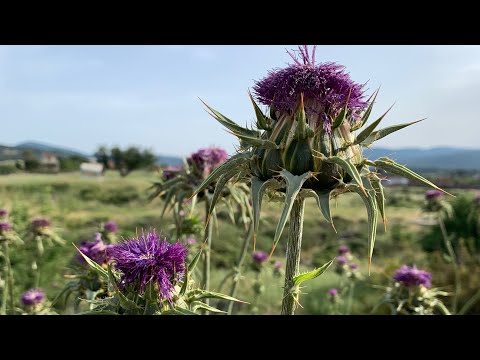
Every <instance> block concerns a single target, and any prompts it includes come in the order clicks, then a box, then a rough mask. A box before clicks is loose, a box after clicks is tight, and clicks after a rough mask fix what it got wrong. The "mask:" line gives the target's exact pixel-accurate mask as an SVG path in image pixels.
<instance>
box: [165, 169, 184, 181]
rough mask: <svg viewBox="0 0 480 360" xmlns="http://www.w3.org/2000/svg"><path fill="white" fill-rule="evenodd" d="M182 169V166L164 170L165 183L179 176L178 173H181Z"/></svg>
mask: <svg viewBox="0 0 480 360" xmlns="http://www.w3.org/2000/svg"><path fill="white" fill-rule="evenodd" d="M181 170H182V168H181V167H180V166H167V167H166V168H165V169H163V174H162V175H163V179H164V180H165V181H168V180H171V179H173V178H175V176H177V174H178V172H180V171H181Z"/></svg>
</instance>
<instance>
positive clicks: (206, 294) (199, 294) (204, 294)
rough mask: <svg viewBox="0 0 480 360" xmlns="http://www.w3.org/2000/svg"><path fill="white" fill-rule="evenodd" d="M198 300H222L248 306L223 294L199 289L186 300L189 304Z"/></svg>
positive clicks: (244, 302)
mask: <svg viewBox="0 0 480 360" xmlns="http://www.w3.org/2000/svg"><path fill="white" fill-rule="evenodd" d="M200 299H222V300H228V301H235V302H240V303H243V304H249V303H248V302H246V301H242V300H239V299H236V298H234V297H231V296H228V295H225V294H220V293H216V292H213V291H207V290H201V289H197V290H194V291H192V295H191V296H190V297H189V299H188V300H189V301H190V302H191V301H197V300H200Z"/></svg>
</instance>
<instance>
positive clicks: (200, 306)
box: [190, 301, 227, 314]
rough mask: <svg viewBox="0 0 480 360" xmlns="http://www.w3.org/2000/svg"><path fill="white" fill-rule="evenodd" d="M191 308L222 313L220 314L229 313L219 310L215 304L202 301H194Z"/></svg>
mask: <svg viewBox="0 0 480 360" xmlns="http://www.w3.org/2000/svg"><path fill="white" fill-rule="evenodd" d="M190 306H191V308H192V309H193V311H196V310H198V309H204V310H207V311H210V312H213V313H220V314H227V312H226V311H223V310H219V309H217V308H214V307H213V306H210V305H207V304H205V303H203V302H201V301H194V302H193V303H191V304H190Z"/></svg>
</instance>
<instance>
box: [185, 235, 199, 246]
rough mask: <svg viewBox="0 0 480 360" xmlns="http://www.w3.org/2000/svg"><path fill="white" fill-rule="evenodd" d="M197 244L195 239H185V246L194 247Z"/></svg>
mask: <svg viewBox="0 0 480 360" xmlns="http://www.w3.org/2000/svg"><path fill="white" fill-rule="evenodd" d="M196 243H197V239H195V238H194V237H189V238H188V239H187V244H188V245H195V244H196Z"/></svg>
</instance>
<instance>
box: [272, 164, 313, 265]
mask: <svg viewBox="0 0 480 360" xmlns="http://www.w3.org/2000/svg"><path fill="white" fill-rule="evenodd" d="M280 176H281V177H283V178H284V179H285V180H286V183H287V191H286V194H285V203H284V205H283V209H282V213H281V215H280V220H279V221H278V224H277V229H276V230H275V236H274V238H273V247H272V251H271V252H270V256H272V254H273V252H274V251H275V248H276V247H277V244H278V241H279V240H280V237H281V236H282V232H283V229H284V228H285V224H286V223H287V220H288V216H289V215H290V212H291V211H292V207H293V203H294V201H295V199H296V198H297V195H298V193H299V192H300V190H301V189H302V185H303V183H304V182H305V181H307V179H309V178H311V177H312V176H313V173H312V172H311V171H309V172H306V173H305V174H303V175H298V176H297V175H293V174H292V173H290V172H289V171H287V170H282V171H280Z"/></svg>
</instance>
